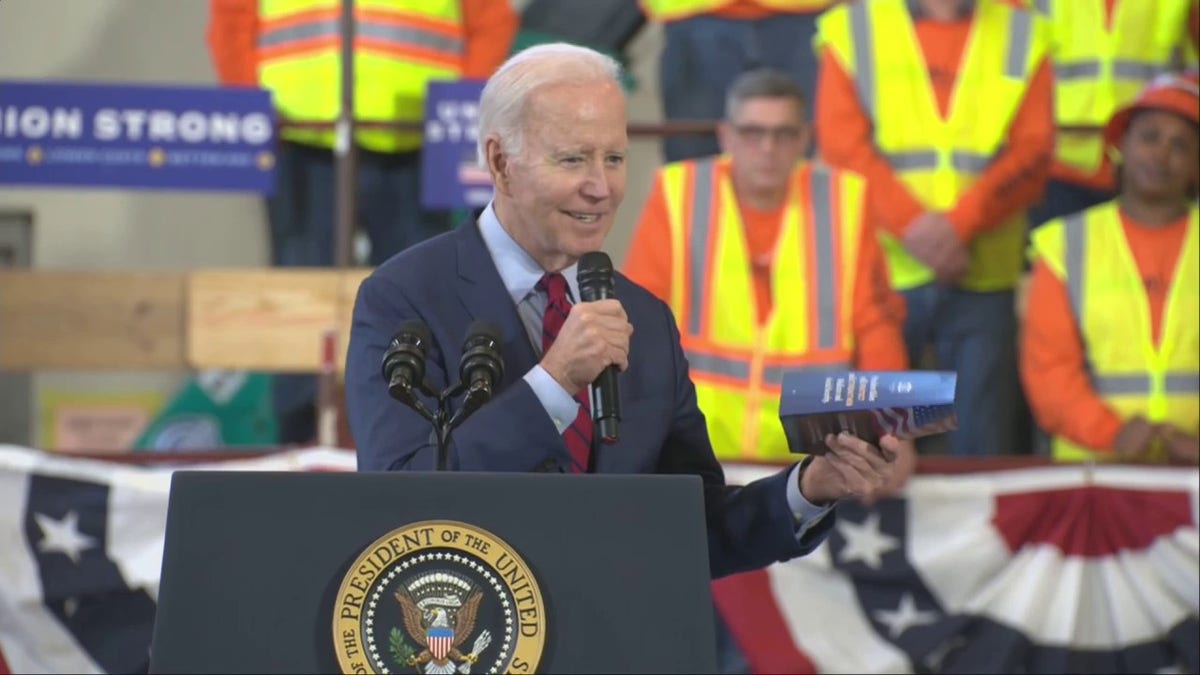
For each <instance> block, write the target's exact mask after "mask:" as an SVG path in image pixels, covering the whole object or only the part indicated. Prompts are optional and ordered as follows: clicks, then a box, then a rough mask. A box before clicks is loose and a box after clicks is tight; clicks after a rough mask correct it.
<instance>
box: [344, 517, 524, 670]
mask: <svg viewBox="0 0 1200 675" xmlns="http://www.w3.org/2000/svg"><path fill="white" fill-rule="evenodd" d="M544 607H545V606H544V605H543V603H542V594H541V591H540V590H539V589H538V585H537V580H536V579H534V577H533V573H532V572H531V571H530V569H529V566H528V565H526V564H525V561H524V560H522V559H521V557H520V556H518V555H517V553H516V551H514V550H513V549H512V548H511V547H509V546H508V545H507V544H506V543H504V542H503V541H501V540H500V539H498V538H496V537H495V536H494V535H492V534H491V533H490V532H487V531H485V530H482V529H479V528H477V527H474V526H472V525H468V524H466V523H460V522H455V521H447V520H428V521H423V522H419V523H413V524H411V525H407V526H405V527H402V528H399V529H396V530H393V531H391V532H389V533H387V534H385V535H383V536H382V537H380V538H379V539H377V540H375V541H374V542H373V543H372V544H371V545H370V546H368V547H367V548H366V549H365V550H364V551H363V552H362V554H361V555H359V556H358V558H357V559H356V560H355V561H354V563H353V564H352V565H350V570H349V571H348V572H347V573H346V577H345V578H344V579H343V580H342V584H341V587H340V588H339V589H338V594H337V599H336V600H335V602H334V618H333V644H334V650H335V651H336V653H337V658H338V664H339V665H340V666H341V668H342V672H346V673H405V672H408V673H447V674H449V673H470V672H472V671H475V672H485V673H532V672H534V671H535V670H536V668H537V666H538V662H539V661H540V660H541V656H542V649H543V647H544V646H545V642H546V615H545V609H544Z"/></svg>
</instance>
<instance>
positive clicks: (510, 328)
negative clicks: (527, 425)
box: [455, 221, 537, 387]
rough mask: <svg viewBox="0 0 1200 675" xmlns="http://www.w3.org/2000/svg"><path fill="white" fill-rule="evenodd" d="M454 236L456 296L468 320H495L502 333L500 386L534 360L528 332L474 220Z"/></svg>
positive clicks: (522, 372)
mask: <svg viewBox="0 0 1200 675" xmlns="http://www.w3.org/2000/svg"><path fill="white" fill-rule="evenodd" d="M455 238H456V239H457V240H458V241H457V243H458V279H457V283H456V286H457V291H458V297H459V300H461V301H462V304H463V307H464V308H465V309H466V311H467V314H468V315H469V316H470V317H471V320H478V319H485V320H487V321H491V322H492V323H494V324H496V327H497V328H499V329H500V334H501V335H502V336H504V384H503V386H504V387H508V385H510V384H512V383H513V382H515V381H516V380H518V379H520V378H521V377H523V376H524V375H525V373H526V372H528V371H529V369H530V368H532V367H533V366H534V364H536V363H537V355H536V354H535V353H534V351H533V346H532V345H531V344H530V343H529V335H528V334H527V332H526V330H525V325H524V324H523V323H521V317H520V316H519V315H518V314H517V308H516V306H515V305H514V304H513V302H512V298H511V297H509V295H508V292H507V291H506V290H505V288H504V282H503V281H502V280H501V279H500V272H498V271H497V270H496V263H495V262H493V261H492V257H491V255H489V254H488V250H487V247H486V246H484V244H483V237H482V236H481V235H480V234H479V225H478V223H476V222H474V221H469V222H466V223H463V224H462V225H461V226H459V228H458V229H457V230H455Z"/></svg>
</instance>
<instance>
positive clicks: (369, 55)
mask: <svg viewBox="0 0 1200 675" xmlns="http://www.w3.org/2000/svg"><path fill="white" fill-rule="evenodd" d="M340 5H341V2H339V0H259V4H258V8H259V26H260V28H259V34H258V80H259V84H260V85H261V86H262V87H263V88H264V89H269V90H270V91H271V93H272V95H273V97H274V102H275V107H276V109H277V110H279V112H280V113H281V114H282V115H283V116H284V117H285V118H289V119H303V120H332V119H334V118H335V117H337V115H338V112H339V111H340V109H341V91H340V87H341V79H342V78H341V51H340V50H341V46H340V45H341V37H340V33H339V26H340V24H339V17H340V12H341V10H340V9H339V7H340ZM462 55H463V29H462V15H461V12H460V11H459V2H458V0H355V41H354V80H355V87H354V112H355V117H356V118H358V119H367V120H382V121H419V120H421V119H422V118H423V117H424V105H425V86H426V84H427V83H428V82H429V81H431V80H454V79H458V78H459V77H460V76H461V73H462ZM281 135H282V136H283V137H284V138H287V139H289V140H293V141H296V142H298V143H305V144H309V145H316V146H321V147H333V144H334V134H333V132H332V131H314V130H307V129H288V130H285V131H284V132H283V133H282V134H281ZM356 138H357V140H358V143H359V144H360V145H361V146H362V147H364V148H367V149H370V150H375V151H378V152H401V151H405V150H413V149H415V148H418V147H420V145H421V134H420V132H403V133H400V132H393V131H386V130H363V131H359V132H358V134H357V137H356Z"/></svg>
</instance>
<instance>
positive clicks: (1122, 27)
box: [1033, 0, 1196, 175]
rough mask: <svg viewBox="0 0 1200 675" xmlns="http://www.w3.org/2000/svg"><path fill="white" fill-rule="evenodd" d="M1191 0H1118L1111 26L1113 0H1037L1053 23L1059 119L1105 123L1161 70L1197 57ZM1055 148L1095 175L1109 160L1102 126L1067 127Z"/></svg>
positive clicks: (1061, 122) (1062, 159)
mask: <svg viewBox="0 0 1200 675" xmlns="http://www.w3.org/2000/svg"><path fill="white" fill-rule="evenodd" d="M1191 2H1192V0H1153V1H1152V2H1151V1H1148V0H1117V4H1116V15H1115V16H1114V17H1113V22H1112V27H1111V28H1109V25H1108V23H1107V19H1106V16H1107V12H1106V9H1105V0H1070V1H1069V2H1062V1H1061V0H1033V4H1034V6H1035V7H1036V8H1037V10H1038V11H1039V12H1041V13H1042V14H1043V15H1045V16H1046V17H1048V18H1049V21H1050V24H1051V33H1052V34H1053V40H1052V42H1053V46H1052V48H1051V49H1052V53H1053V60H1054V85H1055V91H1054V111H1055V118H1056V120H1057V122H1058V124H1059V125H1060V126H1092V127H1097V128H1098V127H1103V126H1104V125H1105V124H1106V123H1107V122H1108V119H1109V118H1110V117H1111V116H1112V114H1113V112H1115V111H1116V110H1117V108H1120V107H1121V106H1123V105H1125V104H1126V103H1128V102H1130V101H1132V100H1134V99H1135V98H1137V95H1138V93H1139V92H1140V91H1141V90H1142V88H1144V87H1145V86H1146V83H1147V82H1149V81H1150V80H1151V79H1153V78H1154V77H1155V76H1157V75H1159V74H1161V73H1164V72H1168V71H1172V70H1179V69H1181V68H1182V66H1183V65H1184V64H1185V63H1186V62H1191V63H1192V64H1195V62H1196V59H1195V54H1194V52H1192V50H1191V39H1190V37H1189V36H1188V33H1187V19H1188V12H1189V11H1190V9H1191ZM1185 50H1186V51H1185ZM1186 52H1192V53H1191V54H1190V55H1189V54H1187V53H1186ZM1055 155H1056V158H1057V159H1058V161H1059V162H1061V163H1063V164H1065V165H1067V166H1070V167H1072V168H1075V169H1077V170H1079V171H1081V172H1084V173H1086V174H1088V175H1090V174H1092V173H1094V172H1095V171H1096V170H1097V169H1099V168H1100V164H1101V163H1102V162H1103V159H1104V140H1103V138H1102V136H1101V134H1100V133H1099V131H1098V130H1097V131H1093V132H1087V131H1063V130H1059V132H1058V133H1057V134H1056V141H1055Z"/></svg>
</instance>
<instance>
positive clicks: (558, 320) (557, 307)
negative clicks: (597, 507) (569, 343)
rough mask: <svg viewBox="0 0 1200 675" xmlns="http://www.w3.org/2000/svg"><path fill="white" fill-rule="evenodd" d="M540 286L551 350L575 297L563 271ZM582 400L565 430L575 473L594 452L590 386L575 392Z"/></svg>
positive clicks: (546, 338)
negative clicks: (544, 300)
mask: <svg viewBox="0 0 1200 675" xmlns="http://www.w3.org/2000/svg"><path fill="white" fill-rule="evenodd" d="M537 287H538V290H539V291H542V292H544V293H545V294H546V296H547V298H548V299H547V301H546V311H545V313H544V314H542V353H543V354H545V353H546V352H547V351H549V350H550V345H552V344H554V339H555V338H557V337H558V332H559V331H560V330H562V327H563V323H565V322H566V320H567V314H569V313H570V311H571V301H570V300H568V299H567V280H566V278H565V277H563V275H561V274H558V273H555V274H547V275H545V276H543V277H542V278H541V280H540V281H538V284H537ZM575 399H576V400H577V401H579V413H578V414H577V415H575V421H574V422H572V423H571V426H570V428H568V429H567V430H566V431H565V432H563V440H564V441H566V444H567V449H568V450H570V451H571V459H572V460H574V461H573V463H572V472H573V473H584V472H586V471H587V466H588V458H589V457H590V456H591V454H592V415H591V412H590V409H591V408H590V406H589V405H588V389H587V387H584V388H583V389H581V390H579V392H578V393H576V394H575Z"/></svg>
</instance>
